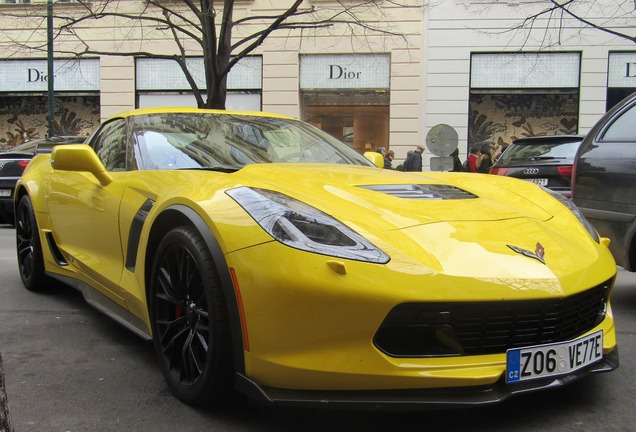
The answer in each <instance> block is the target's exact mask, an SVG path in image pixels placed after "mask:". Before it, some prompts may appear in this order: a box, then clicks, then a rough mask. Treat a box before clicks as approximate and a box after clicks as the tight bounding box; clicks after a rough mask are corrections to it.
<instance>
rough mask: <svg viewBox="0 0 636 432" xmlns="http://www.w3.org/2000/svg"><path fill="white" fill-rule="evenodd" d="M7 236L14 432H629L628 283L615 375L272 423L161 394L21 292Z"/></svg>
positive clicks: (84, 315) (50, 302) (301, 414)
mask: <svg viewBox="0 0 636 432" xmlns="http://www.w3.org/2000/svg"><path fill="white" fill-rule="evenodd" d="M14 235H15V231H14V230H13V228H11V227H8V226H0V281H1V282H0V354H1V355H2V358H3V362H4V371H5V375H6V376H5V380H6V385H7V393H8V398H9V405H10V416H11V419H12V422H13V424H14V427H15V430H16V432H30V431H38V432H39V431H42V432H58V431H59V432H67V431H68V432H84V431H86V432H100V431H104V432H106V431H153V432H163V431H176V430H179V431H186V432H187V431H216V432H220V431H298V430H302V431H357V430H364V431H375V430H377V431H380V430H383V431H384V430H392V431H402V430H427V431H468V430H470V431H476V432H479V431H489V432H493V431H512V430H514V431H515V432H523V431H542V432H545V431H590V432H592V431H633V430H634V429H635V428H636V410H634V398H635V397H636V377H635V376H634V374H633V371H634V370H636V369H635V358H636V356H635V351H636V275H634V274H631V273H628V272H626V271H623V270H621V271H620V272H619V276H618V284H617V287H616V291H615V294H614V298H613V308H614V313H615V315H616V317H617V323H618V337H619V346H620V355H621V366H620V368H619V369H618V370H617V371H615V372H613V373H610V374H602V375H596V376H591V377H589V378H588V379H586V380H584V381H582V382H579V383H576V384H574V385H572V386H570V387H567V388H564V389H558V390H555V391H551V392H544V393H537V394H533V395H527V396H523V397H518V398H516V399H512V400H510V401H508V402H506V403H504V404H501V405H499V406H495V407H487V408H474V409H463V410H453V411H433V412H426V413H406V414H401V413H356V412H348V411H330V412H324V411H307V410H302V411H295V410H294V411H289V410H284V411H279V410H269V409H261V408H259V409H256V408H252V407H249V406H247V405H246V404H244V403H239V402H237V403H233V404H231V405H227V406H223V407H217V408H207V409H193V408H191V407H189V406H186V405H184V404H182V403H180V402H179V401H177V400H176V399H175V398H174V397H172V395H171V394H170V393H169V392H168V390H167V388H166V386H165V384H164V381H163V378H162V376H161V373H160V372H159V368H158V366H157V365H156V364H155V360H154V356H153V352H152V347H151V345H150V344H148V343H145V342H143V341H141V340H140V339H138V338H137V337H136V336H134V335H133V334H132V333H130V332H128V331H127V330H125V329H124V328H122V327H120V326H119V325H118V324H116V323H115V322H113V321H111V320H110V319H108V318H106V317H105V316H103V315H101V314H100V313H99V312H97V311H96V310H94V309H93V308H91V307H90V306H88V305H87V304H86V303H85V302H84V300H83V299H82V297H81V296H80V295H79V294H78V293H77V292H75V291H74V290H72V289H70V288H59V289H56V290H54V291H53V292H51V293H46V294H33V293H30V292H28V291H26V290H25V289H24V288H23V287H22V284H21V282H20V278H19V275H18V272H17V267H16V259H15V251H14Z"/></svg>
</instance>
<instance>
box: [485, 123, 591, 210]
mask: <svg viewBox="0 0 636 432" xmlns="http://www.w3.org/2000/svg"><path fill="white" fill-rule="evenodd" d="M582 141H583V136H579V135H548V136H537V137H529V138H521V139H518V140H515V141H513V142H512V143H511V144H510V145H509V146H508V148H506V150H504V152H503V153H502V154H501V156H500V157H499V159H497V162H495V163H494V165H493V166H492V168H490V174H497V175H505V176H508V177H515V178H518V179H522V180H526V181H529V182H531V183H535V184H538V185H541V186H545V187H547V188H550V189H552V190H554V191H556V192H559V193H561V194H563V195H565V196H566V197H568V198H570V197H571V196H572V189H571V188H572V164H573V163H574V157H575V156H576V151H577V150H578V148H579V145H581V142H582Z"/></svg>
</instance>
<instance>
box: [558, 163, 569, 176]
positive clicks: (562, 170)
mask: <svg viewBox="0 0 636 432" xmlns="http://www.w3.org/2000/svg"><path fill="white" fill-rule="evenodd" d="M557 171H559V174H561V175H562V176H563V177H572V165H568V166H560V167H557Z"/></svg>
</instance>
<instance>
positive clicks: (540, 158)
mask: <svg viewBox="0 0 636 432" xmlns="http://www.w3.org/2000/svg"><path fill="white" fill-rule="evenodd" d="M551 159H566V158H564V157H562V156H558V157H557V156H534V157H533V158H532V160H551Z"/></svg>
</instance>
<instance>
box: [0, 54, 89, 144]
mask: <svg viewBox="0 0 636 432" xmlns="http://www.w3.org/2000/svg"><path fill="white" fill-rule="evenodd" d="M53 66H54V73H55V75H54V77H55V81H54V85H55V94H54V98H53V102H54V105H53V120H54V124H55V132H54V133H55V135H88V134H89V133H91V132H93V131H94V130H95V129H97V127H98V126H99V124H100V96H99V60H98V59H54V62H53ZM47 70H48V64H47V61H46V60H2V61H0V127H1V128H2V130H1V131H0V150H7V149H10V148H12V147H14V146H16V145H18V144H22V143H23V142H26V141H30V140H33V139H38V138H44V137H46V136H47V135H48V133H49V127H48V116H49V112H48V95H47V91H48V77H47Z"/></svg>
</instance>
